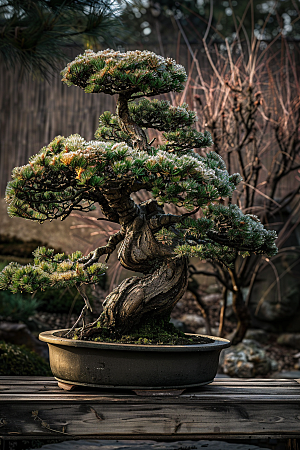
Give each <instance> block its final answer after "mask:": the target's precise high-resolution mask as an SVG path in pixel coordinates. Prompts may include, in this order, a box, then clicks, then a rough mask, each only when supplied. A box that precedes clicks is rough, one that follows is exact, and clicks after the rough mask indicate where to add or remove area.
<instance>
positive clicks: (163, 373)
mask: <svg viewBox="0 0 300 450" xmlns="http://www.w3.org/2000/svg"><path fill="white" fill-rule="evenodd" d="M65 331H67V330H58V331H45V332H43V333H41V334H40V335H39V339H40V340H42V341H44V342H47V344H48V346H49V357H50V366H51V370H52V372H53V375H54V376H55V378H56V379H57V380H58V381H59V382H63V383H67V384H71V385H83V386H92V387H99V388H119V389H147V390H148V389H149V390H150V389H176V388H188V387H194V386H201V385H204V384H208V383H211V382H212V381H213V379H214V377H215V375H216V373H217V369H218V362H219V355H220V352H221V350H222V349H223V348H226V347H229V346H230V341H228V340H227V339H222V338H219V337H213V336H206V337H209V338H210V339H211V340H212V341H211V342H209V343H205V344H193V345H137V344H119V343H107V342H92V341H80V340H72V339H66V338H63V337H61V336H62V335H63V334H64V332H65Z"/></svg>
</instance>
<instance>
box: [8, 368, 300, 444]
mask: <svg viewBox="0 0 300 450" xmlns="http://www.w3.org/2000/svg"><path fill="white" fill-rule="evenodd" d="M0 435H2V436H12V435H16V436H24V437H26V436H34V437H41V436H50V435H51V436H56V437H57V438H60V437H61V438H67V437H70V436H72V437H84V438H87V437H94V438H104V439H105V438H113V437H116V438H121V437H122V438H124V437H126V438H136V437H139V438H140V439H144V438H149V437H150V436H151V437H152V438H155V437H156V438H162V437H163V438H168V439H175V438H176V439H188V438H220V437H222V438H228V439H229V438H238V437H241V438H242V437H243V438H248V437H252V438H253V437H255V436H256V437H269V436H273V437H277V438H295V437H298V438H299V437H300V385H299V384H298V383H297V382H296V380H245V381H244V380H241V379H217V380H216V381H215V382H214V383H212V384H211V385H209V386H205V387H202V388H197V389H193V390H192V389H189V390H187V391H185V393H183V394H181V395H179V396H177V397H167V396H166V397H141V396H137V395H135V394H134V393H133V392H131V391H124V390H123V391H121V390H120V391H119V390H118V391H113V390H104V389H91V388H89V389H83V388H76V389H75V390H74V391H71V392H70V391H63V390H61V389H59V388H58V386H57V382H56V381H55V380H54V379H52V378H35V377H32V378H31V377H12V378H9V377H0Z"/></svg>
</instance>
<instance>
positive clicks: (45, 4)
mask: <svg viewBox="0 0 300 450" xmlns="http://www.w3.org/2000/svg"><path fill="white" fill-rule="evenodd" d="M123 4H124V2H123ZM0 30H1V39H0V56H1V59H2V61H3V63H4V64H5V66H6V67H7V68H10V69H12V68H15V67H16V65H17V63H19V65H18V68H19V69H21V70H22V71H23V72H32V73H33V74H35V75H36V76H38V77H43V78H46V79H47V78H49V73H50V72H52V70H53V69H54V70H60V69H61V67H62V66H63V65H64V64H65V63H66V61H67V60H68V46H74V45H77V46H78V51H80V50H81V49H82V47H85V48H91V47H92V48H94V47H95V46H96V47H97V46H99V45H100V46H101V45H104V44H105V45H109V46H113V47H114V46H116V44H117V43H118V41H119V39H120V38H121V34H122V33H123V35H124V28H123V27H122V23H121V21H120V18H118V7H117V5H116V3H115V2H114V1H113V0H63V1H62V0H1V1H0Z"/></svg>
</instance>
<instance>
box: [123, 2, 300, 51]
mask: <svg viewBox="0 0 300 450" xmlns="http://www.w3.org/2000/svg"><path fill="white" fill-rule="evenodd" d="M117 1H118V3H119V5H120V8H121V11H122V12H121V14H120V18H121V20H122V22H123V23H125V24H126V28H127V27H128V29H130V30H131V34H130V36H131V37H130V39H131V41H132V42H139V43H140V44H148V45H159V46H160V47H162V44H168V43H170V42H172V41H174V34H175V35H177V34H178V21H179V22H180V25H181V26H182V27H183V29H184V30H185V34H186V36H187V38H188V40H189V42H190V43H191V44H193V43H196V42H198V41H199V39H200V40H202V38H203V36H204V34H205V32H206V30H207V25H208V23H209V24H210V27H209V33H208V36H207V38H208V41H209V40H211V41H214V42H218V41H219V42H220V41H221V40H222V39H224V38H231V39H232V38H234V37H235V36H236V29H237V26H238V25H239V23H240V21H242V33H245V34H247V36H248V37H249V38H250V37H251V35H252V33H254V34H255V35H256V36H258V35H262V37H263V39H266V40H269V39H272V38H274V37H275V36H277V35H279V34H280V35H284V36H286V37H287V38H293V39H300V23H299V21H298V19H299V8H300V6H299V5H298V4H297V2H296V1H295V0H282V1H262V0H259V1H257V0H253V1H252V2H249V3H248V4H247V3H246V2H245V1H244V0H226V1H225V0H224V1H221V2H213V1H211V0H181V1H178V2H177V1H173V0H159V1H155V0H130V1H128V2H124V1H122V0H117ZM248 9H249V10H251V13H250V14H249V13H248V14H247V10H248ZM233 12H234V14H233ZM249 12H250V11H249ZM266 18H267V19H268V20H267V22H266Z"/></svg>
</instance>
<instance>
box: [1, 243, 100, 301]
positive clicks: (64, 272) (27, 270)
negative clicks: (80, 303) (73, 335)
mask: <svg viewBox="0 0 300 450" xmlns="http://www.w3.org/2000/svg"><path fill="white" fill-rule="evenodd" d="M33 255H34V264H27V265H25V266H24V265H21V264H19V263H16V262H11V263H10V264H8V265H7V266H6V267H5V268H4V269H3V270H2V272H0V289H1V290H2V289H3V290H10V291H11V292H12V293H14V294H15V293H17V292H21V293H30V294H31V293H34V292H36V291H38V290H42V291H44V290H46V289H49V288H62V287H72V286H76V285H77V286H80V285H82V284H89V283H91V284H95V283H99V281H100V277H101V276H103V274H104V272H105V270H106V266H105V265H104V264H102V263H95V264H93V265H91V266H89V267H88V268H87V269H85V270H84V269H83V265H82V264H79V262H78V260H79V259H80V258H81V257H82V253H81V252H75V253H72V255H65V254H64V253H56V254H54V250H53V249H47V248H46V247H38V248H37V249H36V250H35V251H34V252H33Z"/></svg>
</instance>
